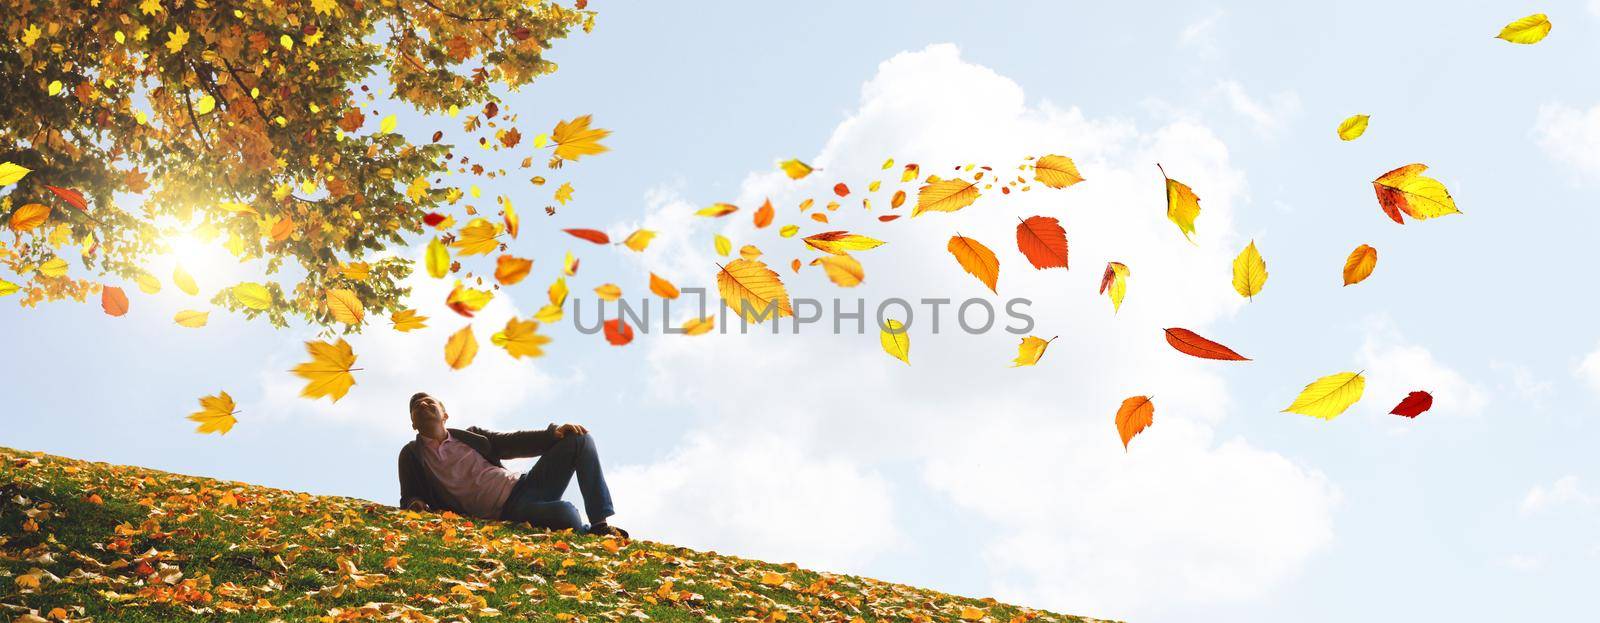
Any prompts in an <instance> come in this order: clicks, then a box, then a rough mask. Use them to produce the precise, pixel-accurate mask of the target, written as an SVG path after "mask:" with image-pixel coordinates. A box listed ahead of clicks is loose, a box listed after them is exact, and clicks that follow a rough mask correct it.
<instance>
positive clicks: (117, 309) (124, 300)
mask: <svg viewBox="0 0 1600 623" xmlns="http://www.w3.org/2000/svg"><path fill="white" fill-rule="evenodd" d="M100 308H101V309H104V310H106V315H107V316H121V315H123V314H126V313H128V295H127V294H126V293H124V292H123V291H122V288H119V287H116V286H105V287H102V288H100Z"/></svg>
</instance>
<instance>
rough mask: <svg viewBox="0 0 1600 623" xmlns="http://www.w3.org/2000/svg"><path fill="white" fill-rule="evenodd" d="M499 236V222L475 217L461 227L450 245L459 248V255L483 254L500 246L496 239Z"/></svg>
mask: <svg viewBox="0 0 1600 623" xmlns="http://www.w3.org/2000/svg"><path fill="white" fill-rule="evenodd" d="M499 236H500V224H499V223H493V222H490V221H489V219H485V218H475V219H472V222H470V223H467V226H466V227H462V228H461V234H460V236H458V237H457V238H456V241H455V242H453V243H451V244H450V246H452V247H455V248H457V249H460V250H461V255H463V256H467V255H485V254H488V253H489V252H491V251H494V250H495V249H498V248H500V242H499V241H498V240H496V238H498V237H499Z"/></svg>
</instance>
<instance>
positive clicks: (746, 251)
mask: <svg viewBox="0 0 1600 623" xmlns="http://www.w3.org/2000/svg"><path fill="white" fill-rule="evenodd" d="M739 257H742V258H744V259H747V260H753V259H756V258H758V257H761V247H758V246H756V245H753V244H747V245H744V246H742V247H739Z"/></svg>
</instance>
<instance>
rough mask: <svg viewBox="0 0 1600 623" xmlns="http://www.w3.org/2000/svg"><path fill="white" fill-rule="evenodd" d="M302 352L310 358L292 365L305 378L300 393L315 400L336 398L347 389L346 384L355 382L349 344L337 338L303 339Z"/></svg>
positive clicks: (297, 373)
mask: <svg viewBox="0 0 1600 623" xmlns="http://www.w3.org/2000/svg"><path fill="white" fill-rule="evenodd" d="M306 352H307V353H309V354H310V355H311V361H308V362H305V363H302V364H300V365H298V366H295V367H294V370H293V372H294V373H295V374H296V375H297V376H299V377H301V378H303V379H306V380H307V381H309V382H308V383H306V386H305V388H304V389H301V390H300V395H301V396H303V397H305V398H310V399H312V400H316V399H318V398H321V397H323V396H327V397H328V398H330V399H332V400H333V401H334V402H339V399H340V398H343V397H344V395H345V393H346V392H348V391H350V386H352V385H355V384H356V377H355V376H353V375H351V374H350V373H351V372H354V371H355V370H356V368H354V367H353V366H355V365H356V354H355V352H354V351H352V350H350V344H349V343H347V342H345V341H344V338H340V339H339V341H338V342H337V343H330V342H306Z"/></svg>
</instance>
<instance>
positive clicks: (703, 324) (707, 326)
mask: <svg viewBox="0 0 1600 623" xmlns="http://www.w3.org/2000/svg"><path fill="white" fill-rule="evenodd" d="M715 328H717V317H716V316H706V317H704V318H690V319H688V320H685V321H684V322H683V334H684V335H705V334H707V333H710V332H711V330H712V329H715Z"/></svg>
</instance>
